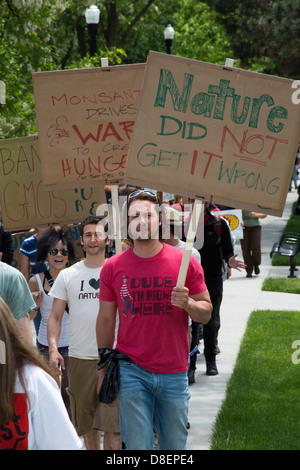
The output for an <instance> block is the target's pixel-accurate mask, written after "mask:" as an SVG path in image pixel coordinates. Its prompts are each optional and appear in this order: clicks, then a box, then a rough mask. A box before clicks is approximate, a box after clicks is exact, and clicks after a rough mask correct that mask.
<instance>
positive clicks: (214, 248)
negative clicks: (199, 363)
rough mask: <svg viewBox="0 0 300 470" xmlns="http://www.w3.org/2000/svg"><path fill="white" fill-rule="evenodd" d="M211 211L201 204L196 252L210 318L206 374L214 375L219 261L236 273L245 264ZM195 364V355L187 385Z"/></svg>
mask: <svg viewBox="0 0 300 470" xmlns="http://www.w3.org/2000/svg"><path fill="white" fill-rule="evenodd" d="M211 209H213V207H211V205H210V204H209V203H205V215H204V243H203V246H202V248H201V249H200V250H199V253H200V255H201V265H202V267H203V271H204V276H205V282H206V285H207V289H208V292H209V294H210V298H211V302H212V305H213V311H212V315H211V319H210V321H209V322H208V323H207V324H206V325H203V341H204V356H205V361H206V374H207V375H217V374H218V369H217V366H216V340H217V332H218V330H219V328H220V307H221V302H222V296H223V259H224V260H225V262H226V263H227V265H228V267H230V268H234V269H237V270H238V271H241V270H242V269H244V268H245V265H244V263H243V262H242V261H240V260H238V259H237V255H236V254H234V251H233V246H232V241H231V236H230V228H229V226H228V224H227V222H226V221H225V219H223V218H222V217H219V216H217V215H213V214H212V213H211ZM197 328H198V329H199V326H198V325H195V324H192V330H197ZM192 334H193V333H192ZM195 362H196V354H194V355H192V356H191V358H190V366H189V372H188V377H189V383H194V382H195V375H194V374H195V369H196V366H195Z"/></svg>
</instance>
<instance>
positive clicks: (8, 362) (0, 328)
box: [0, 297, 59, 426]
mask: <svg viewBox="0 0 300 470" xmlns="http://www.w3.org/2000/svg"><path fill="white" fill-rule="evenodd" d="M0 341H1V342H2V344H3V345H4V348H5V360H4V361H3V362H4V364H0V390H1V400H0V426H1V425H3V424H5V423H7V422H10V421H12V420H13V419H14V407H13V394H14V387H15V381H16V375H17V373H18V375H19V378H20V382H21V385H22V387H23V388H24V391H25V393H26V384H25V382H24V377H23V367H24V365H25V364H26V363H31V364H34V365H36V366H38V367H40V368H42V369H43V370H44V371H45V372H47V373H48V374H49V375H51V377H53V378H54V380H55V381H56V382H57V384H58V385H59V380H58V377H57V376H56V375H55V374H54V373H53V372H52V371H51V369H50V367H49V366H48V364H47V363H46V361H45V359H44V358H43V357H42V356H41V355H40V354H39V353H38V351H37V350H36V349H35V347H34V346H33V345H31V344H29V343H28V341H27V340H26V339H25V337H24V336H23V335H22V333H21V331H20V330H19V328H18V327H17V324H16V320H15V319H14V317H13V315H12V313H11V311H10V309H9V308H8V306H7V304H6V303H5V302H4V300H3V299H2V298H1V297H0ZM27 398H28V397H27Z"/></svg>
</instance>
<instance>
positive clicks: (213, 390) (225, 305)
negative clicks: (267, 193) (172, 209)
mask: <svg viewBox="0 0 300 470" xmlns="http://www.w3.org/2000/svg"><path fill="white" fill-rule="evenodd" d="M297 197H298V195H297V192H296V191H294V192H291V193H288V196H287V201H286V205H285V210H284V213H283V216H282V217H281V218H278V217H273V216H268V217H266V218H265V219H262V220H261V224H262V264H261V266H260V274H259V276H255V275H253V277H252V278H246V273H245V272H238V271H236V270H232V271H233V273H232V277H231V278H230V279H229V280H228V281H225V282H224V294H223V301H222V305H221V328H220V332H219V341H218V342H219V347H220V349H221V354H219V355H218V356H217V367H218V371H219V375H217V376H210V377H208V376H207V375H206V374H205V370H206V367H205V361H204V356H203V354H202V352H203V342H200V352H201V354H199V355H198V360H197V370H196V383H195V384H192V385H191V386H190V392H191V399H190V411H189V421H190V425H191V427H190V430H189V437H188V443H187V450H208V449H209V448H210V439H211V434H212V428H213V425H214V422H215V419H216V416H217V414H218V411H219V409H220V407H221V404H222V401H223V400H224V398H225V395H226V388H227V382H228V379H229V378H230V375H231V373H232V371H233V368H234V364H235V361H236V357H237V354H238V351H239V347H240V342H241V339H242V337H243V334H244V332H245V328H246V325H247V321H248V318H249V316H250V314H251V312H252V311H253V310H269V309H270V310H283V309H285V310H299V311H300V297H299V295H295V294H282V293H275V292H263V291H262V290H261V286H262V283H263V280H264V279H265V278H268V277H287V276H288V275H289V267H288V266H286V267H272V266H271V258H270V251H271V248H272V246H273V244H274V243H275V242H277V241H278V240H279V238H280V235H281V233H282V230H283V229H284V227H285V225H286V223H287V220H288V219H289V217H290V214H291V208H292V204H293V203H294V201H296V200H297ZM235 252H236V253H238V258H239V259H243V257H242V251H241V246H240V243H239V241H238V240H237V242H236V247H235ZM296 275H297V272H296ZM299 278H300V274H299ZM299 339H300V338H299Z"/></svg>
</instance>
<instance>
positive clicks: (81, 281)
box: [49, 260, 101, 359]
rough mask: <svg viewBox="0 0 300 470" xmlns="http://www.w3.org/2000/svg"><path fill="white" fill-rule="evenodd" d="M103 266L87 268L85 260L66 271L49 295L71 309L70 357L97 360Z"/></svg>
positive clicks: (63, 271) (60, 275)
mask: <svg viewBox="0 0 300 470" xmlns="http://www.w3.org/2000/svg"><path fill="white" fill-rule="evenodd" d="M100 271H101V267H99V268H88V267H86V265H85V263H84V260H83V261H79V262H78V263H76V264H74V265H73V266H71V267H70V268H66V269H63V270H62V271H61V272H60V273H59V275H58V276H57V278H56V279H55V283H54V284H53V287H52V288H51V290H50V292H49V295H50V296H51V297H55V298H57V299H61V300H65V301H67V302H68V306H69V322H70V327H71V337H70V346H69V356H70V357H76V358H78V359H98V358H99V356H98V346H97V339H96V320H97V316H98V312H99V277H100Z"/></svg>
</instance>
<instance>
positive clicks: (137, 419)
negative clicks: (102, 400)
mask: <svg viewBox="0 0 300 470" xmlns="http://www.w3.org/2000/svg"><path fill="white" fill-rule="evenodd" d="M119 366H120V391H119V412H120V429H121V436H122V440H123V442H124V443H125V446H126V450H152V449H153V430H154V429H155V431H156V432H157V434H158V443H159V448H160V450H184V449H185V448H186V440H187V434H188V431H187V424H188V401H189V398H190V393H189V389H188V380H187V373H186V372H180V373H176V374H154V373H152V372H149V371H147V370H145V369H143V368H142V367H140V366H138V365H137V364H135V363H131V362H126V361H119Z"/></svg>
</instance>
